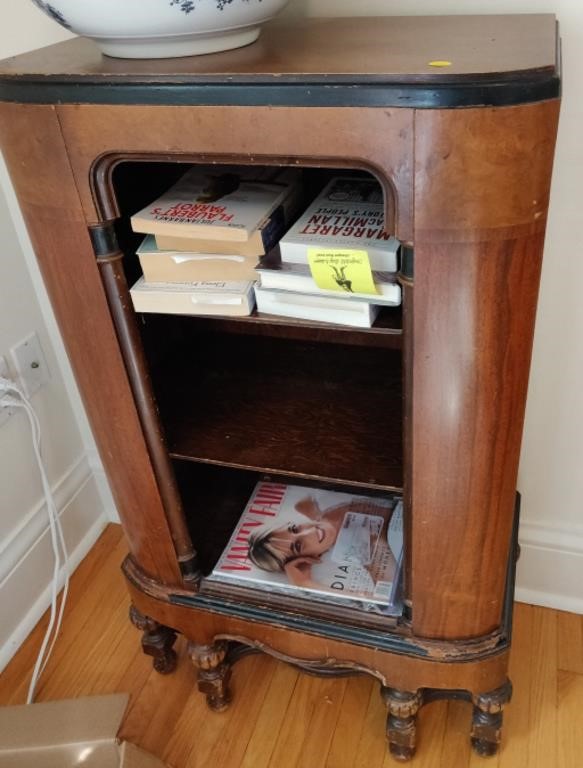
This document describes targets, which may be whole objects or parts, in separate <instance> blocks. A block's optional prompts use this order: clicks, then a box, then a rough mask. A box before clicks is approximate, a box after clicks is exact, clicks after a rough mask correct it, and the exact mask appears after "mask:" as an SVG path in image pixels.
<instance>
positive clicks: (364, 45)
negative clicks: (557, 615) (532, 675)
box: [0, 16, 560, 759]
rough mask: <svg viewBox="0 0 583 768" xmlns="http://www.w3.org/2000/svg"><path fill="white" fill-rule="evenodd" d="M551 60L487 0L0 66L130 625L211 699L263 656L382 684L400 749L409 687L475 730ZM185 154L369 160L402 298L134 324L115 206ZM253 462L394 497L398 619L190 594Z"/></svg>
mask: <svg viewBox="0 0 583 768" xmlns="http://www.w3.org/2000/svg"><path fill="white" fill-rule="evenodd" d="M387 41H389V42H391V41H392V43H391V44H388V42H387ZM444 53H446V54H447V57H448V59H449V63H448V62H445V66H435V60H442V59H443V56H444ZM556 61H557V45H556V27H555V22H554V19H553V18H552V17H551V16H515V17H514V16H505V17H496V16H488V17H440V18H434V19H426V18H386V19H373V20H371V19H368V20H366V19H350V20H346V19H342V20H341V19H338V20H314V21H305V22H297V23H295V24H293V25H292V24H287V25H281V26H277V25H274V26H272V27H268V28H267V29H266V31H265V34H264V35H263V37H262V38H261V41H260V42H259V43H257V44H255V45H253V46H250V47H248V48H245V49H241V50H238V51H233V52H229V53H225V54H214V55H210V56H205V57H200V58H196V59H175V60H167V61H151V62H150V61H120V60H115V59H106V58H102V57H100V56H99V55H98V54H97V52H96V49H95V47H94V46H93V45H92V44H91V43H90V42H87V41H83V40H73V41H70V42H67V43H63V44H59V45H57V46H53V47H51V48H49V49H45V50H43V51H42V52H36V53H31V54H26V55H24V56H21V57H17V58H15V59H11V60H8V61H6V62H4V63H3V64H2V66H1V67H0V99H2V101H3V103H2V104H1V105H0V140H1V144H2V149H3V152H4V154H5V157H6V161H7V164H8V167H9V170H10V173H11V176H12V179H13V182H14V185H15V188H16V191H17V194H18V198H19V201H20V204H21V206H22V210H23V213H24V216H25V218H26V221H27V225H28V228H29V231H30V235H31V238H32V241H33V244H34V247H35V250H36V253H37V255H38V259H39V263H40V267H41V269H42V272H43V275H44V279H45V282H46V285H47V288H48V291H49V293H50V295H51V297H52V302H53V306H54V309H55V313H56V315H57V318H58V321H59V324H60V327H61V330H62V334H63V337H64V339H65V343H66V345H67V348H68V351H69V355H70V358H71V362H72V364H73V367H74V370H75V373H76V376H77V380H78V382H79V386H80V388H81V392H82V395H83V398H84V401H85V405H86V408H87V412H88V414H89V416H90V419H91V422H92V425H93V428H94V431H95V436H96V440H97V442H98V444H99V447H100V452H101V456H102V459H103V463H104V465H105V467H106V470H107V473H108V476H109V479H110V483H111V486H112V489H113V491H114V494H115V497H116V501H117V504H118V509H119V513H120V517H121V519H122V523H123V526H124V529H125V532H126V535H127V539H128V542H129V547H130V552H131V554H130V556H129V557H128V559H127V560H126V562H125V563H124V566H123V569H124V573H125V576H126V579H127V583H128V588H129V591H130V594H131V597H132V602H133V609H132V618H133V621H134V623H135V624H136V625H137V626H139V627H140V628H141V629H142V630H143V632H144V635H143V646H144V650H145V651H146V653H149V654H151V655H152V656H153V657H154V664H155V666H156V668H157V669H158V670H160V671H162V672H168V671H170V670H171V669H172V667H173V664H174V661H175V657H174V652H173V650H172V644H173V642H174V639H175V637H176V633H177V632H180V633H183V634H184V635H185V636H186V637H187V638H188V640H189V642H190V646H189V647H190V653H191V655H192V658H193V659H194V661H195V662H196V663H197V665H198V669H199V672H198V676H199V678H198V679H199V687H200V689H201V691H203V692H204V693H205V694H206V696H207V699H208V703H209V705H210V706H211V708H213V709H222V708H223V707H224V706H226V705H227V703H228V701H229V691H228V682H229V676H230V673H231V665H232V663H233V662H234V661H236V659H237V658H239V657H240V656H241V655H242V654H243V653H245V652H246V651H247V650H249V649H251V650H260V651H264V652H266V653H270V654H272V655H274V656H276V657H277V658H279V659H281V660H283V661H285V662H288V663H291V664H295V665H297V666H299V667H301V668H303V669H306V670H310V671H317V672H318V671H320V672H326V673H330V672H334V671H335V672H339V673H345V672H347V671H350V672H355V673H362V672H367V673H370V674H372V675H374V676H375V677H376V678H378V680H379V682H380V684H381V692H382V695H383V697H384V699H385V701H386V703H387V708H388V713H389V714H388V720H387V734H388V739H389V744H390V749H391V751H392V752H393V754H394V755H395V756H396V757H398V758H402V759H406V758H407V757H410V756H411V755H412V754H413V751H414V745H415V716H416V714H417V711H418V709H419V708H420V706H421V705H422V704H423V703H425V702H428V701H430V700H433V699H435V698H438V697H447V696H456V697H460V696H461V697H464V698H467V699H468V700H469V701H471V702H472V703H473V708H474V717H473V725H472V740H473V744H474V746H475V748H476V750H477V751H478V752H479V753H481V754H490V753H493V752H494V751H495V750H496V748H497V744H498V741H499V735H500V725H501V711H502V708H503V706H504V704H506V703H507V702H508V700H509V699H510V692H511V687H510V683H509V681H508V679H507V665H508V651H509V647H510V629H511V616H512V599H513V586H512V585H513V573H514V558H515V553H516V525H517V520H516V514H515V509H516V506H517V505H516V474H517V466H518V458H519V450H520V440H521V433H522V425H523V415H524V405H525V397H526V388H527V381H528V371H529V363H530V354H531V344H532V336H533V328H534V318H535V311H536V301H537V291H538V283H539V275H540V267H541V258H542V246H543V239H544V232H545V224H546V215H547V207H548V198H549V187H550V176H551V167H552V161H553V151H554V143H555V134H556V127H557V119H558V109H559V88H560V86H559V73H558V70H557V64H556ZM441 64H442V65H443V64H444V62H443V61H442V62H441ZM209 163H237V164H259V165H294V166H301V167H303V168H305V169H306V178H307V179H308V180H310V183H314V184H317V183H318V181H319V180H321V179H322V178H323V177H324V176H325V175H326V174H327V173H330V172H331V169H359V170H362V171H366V172H368V173H371V174H373V175H374V176H376V178H377V179H378V180H379V181H380V182H381V184H382V186H383V189H384V193H385V201H386V217H387V221H388V222H389V224H390V226H391V228H392V230H393V231H394V232H395V234H396V236H397V237H398V238H399V239H400V240H401V241H402V243H403V253H402V260H401V274H400V279H401V282H402V285H403V296H404V300H403V307H402V311H401V310H398V311H397V310H387V311H385V312H384V314H383V315H382V316H381V318H380V319H379V321H378V322H377V323H376V324H375V326H374V327H373V328H372V329H370V330H368V329H367V330H356V329H347V328H341V327H336V326H326V325H321V324H317V323H310V322H307V321H306V322H304V321H286V320H283V319H280V318H273V317H269V316H263V317H260V316H258V315H254V316H252V317H251V318H243V319H232V318H231V319H229V318H217V319H211V318H181V319H177V318H170V317H162V316H148V317H136V315H135V314H134V312H133V310H132V307H131V301H130V299H129V294H128V283H129V282H130V281H131V280H133V279H134V277H135V276H136V275H137V272H136V270H137V260H136V257H135V250H134V249H135V244H136V241H135V237H133V236H132V233H131V231H130V228H129V224H128V217H129V215H130V214H131V213H133V212H134V211H136V210H137V209H138V208H139V207H140V206H141V205H144V204H145V203H147V202H148V201H149V200H150V199H153V197H154V196H155V195H156V194H158V193H159V192H160V191H162V190H163V189H164V188H165V186H167V185H168V184H169V183H170V182H171V181H172V180H173V179H174V178H175V177H176V176H177V174H178V173H179V172H181V171H182V170H184V167H185V164H209ZM264 474H269V475H270V476H272V477H277V478H286V479H288V480H293V479H298V478H299V479H300V480H303V481H305V482H308V483H310V482H313V483H324V484H327V485H330V486H332V487H338V488H346V487H349V488H353V489H362V488H364V489H368V490H371V489H372V490H373V491H375V490H376V491H378V490H393V489H400V490H402V491H403V494H404V500H405V518H406V553H405V554H406V569H405V591H406V611H405V615H404V616H403V618H402V620H401V621H399V622H398V623H397V625H396V626H393V625H392V624H390V623H389V622H386V624H383V622H382V621H376V622H374V621H371V620H369V619H368V618H367V616H366V615H363V616H362V617H358V618H356V619H355V618H354V616H347V615H345V614H344V613H342V612H341V611H336V610H334V609H330V608H329V607H327V608H326V609H324V608H320V609H319V608H317V607H316V604H315V603H314V604H312V603H308V602H306V601H301V600H300V601H299V603H298V601H294V600H287V599H282V598H281V597H279V598H278V599H274V598H273V596H270V595H269V594H267V595H266V594H262V595H261V596H259V597H258V596H257V595H256V594H253V592H252V591H251V592H249V591H246V590H230V591H224V590H223V592H222V593H221V591H220V590H219V591H218V592H217V591H216V590H215V591H209V589H208V588H207V585H205V578H204V576H205V574H207V573H208V572H209V570H210V569H211V568H212V566H213V564H214V562H215V561H216V558H217V556H218V554H219V552H220V551H221V549H222V547H223V546H224V545H225V543H226V541H227V540H228V537H229V535H230V532H231V531H232V529H233V526H234V524H235V521H236V519H237V516H238V515H239V514H240V512H241V510H242V508H243V506H244V502H245V500H246V498H247V496H248V495H249V493H250V490H251V488H252V487H253V485H254V483H255V482H256V480H257V478H258V477H260V476H262V475H264ZM233 706H237V704H236V702H235V703H234V704H233Z"/></svg>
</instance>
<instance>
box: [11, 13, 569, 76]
mask: <svg viewBox="0 0 583 768" xmlns="http://www.w3.org/2000/svg"><path fill="white" fill-rule="evenodd" d="M299 39H301V41H302V44H301V45H300V46H298V44H297V41H298V40H299ZM387 39H390V40H391V41H392V43H393V44H392V45H387V44H386V41H387ZM555 48H556V34H555V25H554V18H553V16H551V15H550V14H528V15H496V14H492V15H487V16H481V15H476V16H462V15H460V16H409V17H407V16H391V17H390V18H387V17H377V18H326V19H300V20H297V19H286V20H285V22H284V23H279V24H278V23H277V22H276V23H274V24H271V25H270V26H269V28H268V31H266V32H265V34H264V35H263V36H262V37H261V42H260V43H259V44H258V45H253V46H248V47H247V48H243V49H240V50H235V51H226V52H224V53H217V54H207V55H206V56H190V57H185V58H178V59H161V60H160V59H156V60H136V59H114V58H110V57H108V56H106V57H103V56H101V55H100V53H99V51H98V49H97V48H96V47H95V45H93V44H91V43H90V42H89V41H88V40H83V39H81V40H80V39H75V40H68V41H66V42H64V43H58V44H57V45H54V46H51V47H50V48H48V49H45V48H43V49H42V51H33V52H31V53H26V54H22V55H20V56H15V57H13V58H11V59H7V60H5V61H3V62H2V67H1V69H0V73H1V74H2V75H3V74H5V73H6V74H7V75H15V74H16V75H17V74H23V75H33V74H39V75H41V76H43V77H45V78H46V76H47V75H51V74H54V72H55V63H56V64H57V66H58V67H59V71H61V72H65V73H66V75H65V77H66V78H67V79H70V80H72V81H73V82H78V81H82V80H83V79H85V80H90V81H97V82H99V81H103V80H104V79H105V80H107V81H111V80H113V81H114V82H120V81H124V80H125V81H127V82H132V81H136V80H137V81H140V80H141V81H146V82H148V83H152V81H154V82H156V81H157V82H158V83H160V84H162V83H164V82H168V81H169V80H170V82H176V81H178V82H196V81H197V80H199V81H200V80H202V81H204V80H205V79H210V78H213V79H217V78H220V80H221V81H223V80H224V79H225V78H226V76H227V75H228V76H229V80H232V81H234V82H241V81H245V82H250V83H251V84H252V83H253V82H266V81H269V80H273V79H275V78H277V80H278V81H279V82H286V81H288V82H289V81H292V82H296V81H297V80H298V79H300V80H301V82H306V79H307V80H308V81H309V80H310V79H314V75H315V76H316V78H315V79H317V80H322V76H325V78H326V80H330V79H331V78H332V80H333V76H334V75H335V74H336V73H338V74H342V73H344V74H353V75H354V74H358V75H359V82H367V81H373V82H374V81H376V80H377V79H378V78H379V77H380V78H382V79H383V80H384V81H389V82H391V81H393V80H397V81H398V82H399V83H403V82H404V83H407V82H417V81H418V80H419V79H424V80H426V81H427V80H429V81H430V82H440V81H442V82H443V81H450V80H451V79H452V75H453V77H454V79H457V80H459V79H462V80H463V79H465V78H464V76H468V75H469V76H471V75H472V74H474V73H477V74H479V77H480V79H483V78H484V77H487V76H488V75H491V76H492V75H495V77H496V78H500V77H501V76H502V78H503V73H505V72H512V74H513V77H514V78H516V77H517V76H518V77H520V75H521V74H524V75H526V74H527V73H526V72H524V70H527V72H528V70H534V71H531V72H528V75H529V76H530V77H531V78H532V77H535V78H536V77H539V76H541V75H542V76H544V74H545V73H547V72H553V71H554V69H555V66H556V52H555ZM436 51H445V52H446V53H447V56H448V58H449V59H451V61H452V65H451V67H449V68H447V69H445V70H444V69H432V68H431V67H430V66H429V65H428V62H429V61H431V60H432V59H434V58H435V54H436ZM470 79H471V77H470Z"/></svg>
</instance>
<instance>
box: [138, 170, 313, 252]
mask: <svg viewBox="0 0 583 768" xmlns="http://www.w3.org/2000/svg"><path fill="white" fill-rule="evenodd" d="M299 178H300V172H299V171H298V170H297V169H285V168H283V169H282V168H275V169H253V168H247V169H236V168H226V167H221V166H216V167H213V168H211V169H201V168H192V169H191V170H189V171H187V172H186V173H185V174H184V176H182V178H181V179H179V181H178V182H177V183H176V184H175V185H174V186H173V187H171V188H170V189H169V190H167V191H166V192H165V193H164V194H163V195H161V196H160V197H159V198H157V199H156V200H154V201H153V202H152V203H150V205H148V206H146V207H145V208H143V209H142V210H141V211H138V212H137V213H135V214H134V215H133V216H132V217H131V224H132V228H133V230H134V232H143V233H144V234H153V235H171V236H176V237H200V238H206V239H208V240H222V241H226V242H230V241H233V242H243V243H244V242H247V241H248V240H249V238H250V237H251V235H252V234H253V232H255V230H256V229H257V228H258V227H259V226H260V225H261V223H262V222H263V221H264V220H265V219H266V218H267V217H269V216H270V214H271V213H272V212H273V211H274V210H275V209H276V208H277V207H278V206H279V205H280V204H281V203H282V202H283V200H284V199H285V198H286V197H287V196H288V195H289V193H290V189H291V187H292V185H294V184H297V183H298V182H299Z"/></svg>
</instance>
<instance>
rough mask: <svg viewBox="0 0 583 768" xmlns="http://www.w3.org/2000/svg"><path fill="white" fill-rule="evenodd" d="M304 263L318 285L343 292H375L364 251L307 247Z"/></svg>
mask: <svg viewBox="0 0 583 768" xmlns="http://www.w3.org/2000/svg"><path fill="white" fill-rule="evenodd" d="M308 264H309V265H310V270H311V272H312V277H313V279H314V282H315V283H316V285H317V286H318V288H322V289H324V290H327V291H338V293H345V294H347V295H349V294H351V293H370V294H372V295H374V294H377V293H378V291H377V288H376V286H375V284H374V280H373V277H372V270H371V267H370V261H369V259H368V253H367V252H366V251H355V250H352V249H348V248H308Z"/></svg>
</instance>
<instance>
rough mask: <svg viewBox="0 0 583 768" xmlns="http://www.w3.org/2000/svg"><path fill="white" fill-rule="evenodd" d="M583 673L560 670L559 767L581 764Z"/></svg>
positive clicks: (582, 747) (582, 753)
mask: <svg viewBox="0 0 583 768" xmlns="http://www.w3.org/2000/svg"><path fill="white" fill-rule="evenodd" d="M582 703H583V675H578V674H575V673H573V672H564V671H561V672H559V680H558V730H557V736H558V748H557V758H558V759H557V762H556V765H557V768H571V766H576V765H581V759H582V755H583V728H581V706H582Z"/></svg>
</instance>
